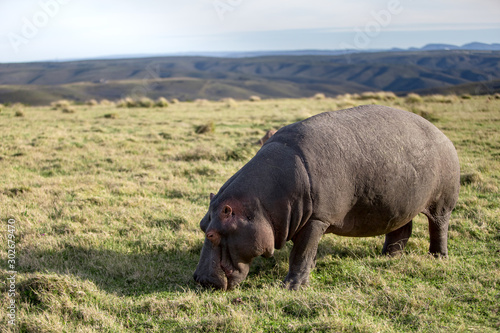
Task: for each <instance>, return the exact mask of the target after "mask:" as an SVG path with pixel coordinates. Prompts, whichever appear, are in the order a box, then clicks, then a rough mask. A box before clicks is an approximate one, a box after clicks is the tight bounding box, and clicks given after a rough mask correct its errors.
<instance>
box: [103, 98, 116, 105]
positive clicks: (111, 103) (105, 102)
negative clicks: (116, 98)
mask: <svg viewBox="0 0 500 333" xmlns="http://www.w3.org/2000/svg"><path fill="white" fill-rule="evenodd" d="M99 104H100V105H102V106H115V105H116V104H115V102H111V101H109V100H107V99H103V100H101V102H100V103H99Z"/></svg>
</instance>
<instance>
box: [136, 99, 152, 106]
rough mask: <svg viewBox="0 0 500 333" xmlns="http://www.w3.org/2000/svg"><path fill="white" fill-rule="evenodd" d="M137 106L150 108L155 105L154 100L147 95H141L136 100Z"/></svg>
mask: <svg viewBox="0 0 500 333" xmlns="http://www.w3.org/2000/svg"><path fill="white" fill-rule="evenodd" d="M137 106H138V107H141V108H152V107H153V106H155V102H154V101H153V100H152V99H151V98H148V97H142V98H140V99H139V100H138V101H137Z"/></svg>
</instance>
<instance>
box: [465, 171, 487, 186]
mask: <svg viewBox="0 0 500 333" xmlns="http://www.w3.org/2000/svg"><path fill="white" fill-rule="evenodd" d="M481 183H483V177H482V176H481V174H480V173H479V172H471V173H465V174H461V175H460V184H461V185H478V184H481Z"/></svg>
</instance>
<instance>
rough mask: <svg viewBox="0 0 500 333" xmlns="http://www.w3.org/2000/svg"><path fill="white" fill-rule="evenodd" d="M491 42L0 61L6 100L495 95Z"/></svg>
mask: <svg viewBox="0 0 500 333" xmlns="http://www.w3.org/2000/svg"><path fill="white" fill-rule="evenodd" d="M486 45H487V44H480V43H471V44H467V45H464V46H462V47H456V48H453V47H451V46H450V45H444V44H439V45H437V44H435V45H427V46H425V47H424V48H423V49H425V50H423V49H422V50H405V51H401V50H391V51H385V52H363V53H359V52H358V53H344V54H309V53H310V52H330V51H295V52H297V53H293V51H287V52H284V53H283V54H282V53H279V54H278V53H273V54H269V53H266V55H265V56H264V55H262V54H260V55H259V54H254V55H255V56H253V57H251V56H250V54H249V53H246V56H245V57H243V55H242V54H240V55H239V56H237V55H235V54H232V56H231V57H228V56H227V55H226V57H223V56H221V55H219V57H214V56H210V57H208V56H175V57H173V56H169V57H149V58H130V59H99V60H85V61H69V62H39V63H21V64H18V63H15V64H0V103H8V102H23V103H27V104H33V105H37V104H47V103H50V102H52V101H54V100H57V99H62V98H65V99H74V100H76V101H85V100H88V99H110V100H116V99H119V98H122V97H125V96H128V95H133V96H140V95H146V96H148V97H151V98H157V97H159V96H164V97H167V98H178V99H181V100H193V99H197V98H205V99H211V100H217V99H220V98H224V97H232V98H236V99H247V98H248V97H249V96H251V95H259V96H260V97H263V98H290V97H309V96H312V95H314V94H315V93H324V94H326V95H327V96H335V95H338V94H344V93H361V92H364V91H380V90H383V91H394V92H396V93H398V94H406V93H409V92H420V93H427V94H428V93H434V92H445V93H453V92H454V91H460V92H461V93H463V92H464V91H465V92H468V93H473V94H484V93H493V92H497V91H500V87H499V86H500V84H499V83H500V51H497V50H493V48H495V47H498V48H499V50H500V44H490V45H489V46H488V47H489V48H490V49H484V48H486ZM473 47H475V48H476V50H472V48H473ZM443 48H444V49H446V50H443ZM464 48H466V49H467V48H470V49H467V50H465V49H464ZM477 49H480V50H477ZM252 54H253V53H252ZM454 89H456V90H454Z"/></svg>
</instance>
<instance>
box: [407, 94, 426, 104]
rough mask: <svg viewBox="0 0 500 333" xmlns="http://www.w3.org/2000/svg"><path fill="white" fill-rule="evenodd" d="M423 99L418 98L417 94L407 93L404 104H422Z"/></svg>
mask: <svg viewBox="0 0 500 333" xmlns="http://www.w3.org/2000/svg"><path fill="white" fill-rule="evenodd" d="M422 101H423V99H422V97H420V95H419V94H415V93H409V94H408V95H407V96H406V103H414V104H416V103H422Z"/></svg>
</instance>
